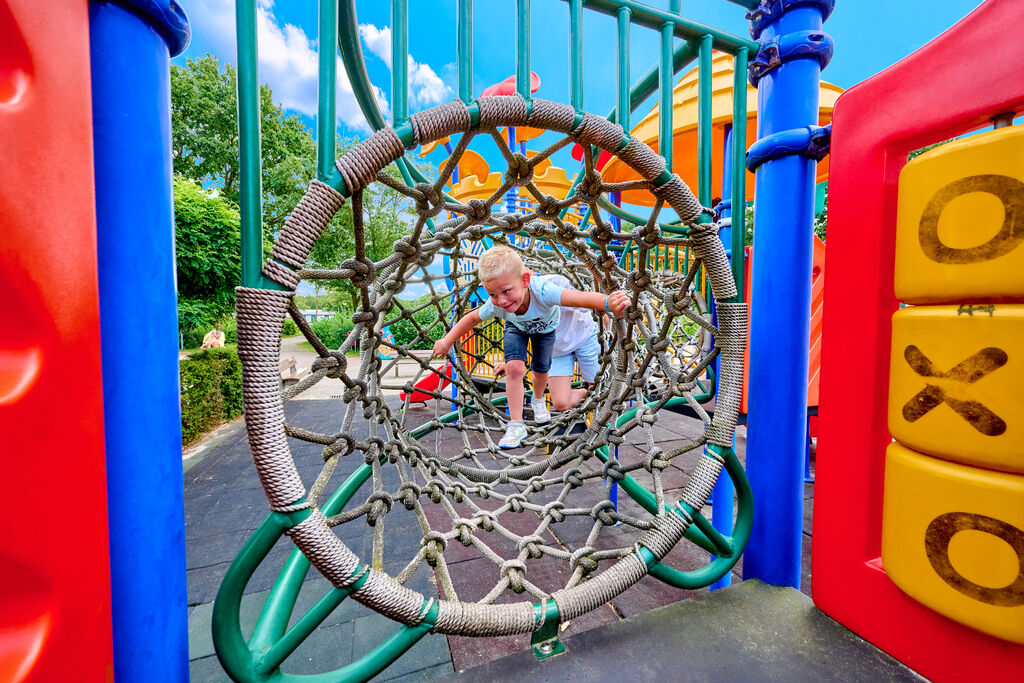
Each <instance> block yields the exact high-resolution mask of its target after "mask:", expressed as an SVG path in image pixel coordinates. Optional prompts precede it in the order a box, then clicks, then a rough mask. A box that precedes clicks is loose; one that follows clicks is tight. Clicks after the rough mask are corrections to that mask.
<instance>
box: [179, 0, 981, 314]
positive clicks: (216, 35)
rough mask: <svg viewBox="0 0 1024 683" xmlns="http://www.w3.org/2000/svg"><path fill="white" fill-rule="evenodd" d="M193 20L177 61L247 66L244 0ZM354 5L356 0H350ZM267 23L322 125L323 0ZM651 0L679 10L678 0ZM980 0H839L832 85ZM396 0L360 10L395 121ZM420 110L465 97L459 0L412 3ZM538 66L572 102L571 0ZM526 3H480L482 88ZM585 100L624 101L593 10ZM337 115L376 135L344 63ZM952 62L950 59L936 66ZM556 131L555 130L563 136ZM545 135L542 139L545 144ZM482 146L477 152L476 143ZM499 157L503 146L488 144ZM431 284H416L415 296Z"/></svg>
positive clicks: (265, 69) (271, 67)
mask: <svg viewBox="0 0 1024 683" xmlns="http://www.w3.org/2000/svg"><path fill="white" fill-rule="evenodd" d="M180 1H181V3H182V4H183V5H184V7H185V10H186V12H187V13H188V16H189V20H190V22H191V26H192V42H191V44H190V45H189V47H188V49H187V50H186V51H185V53H184V54H182V55H180V56H178V57H177V58H175V59H174V60H173V62H174V63H175V64H178V65H184V63H185V59H186V58H189V57H199V56H202V55H204V54H207V53H210V54H214V55H217V56H218V57H219V58H220V59H221V61H222V62H231V63H235V62H236V55H235V29H234V15H235V0H180ZM341 1H342V2H344V1H345V0H341ZM256 3H257V7H258V10H257V25H258V31H259V69H260V81H261V82H262V83H266V84H268V85H269V86H270V87H271V89H272V90H273V92H274V97H275V100H276V101H277V102H278V103H279V104H281V105H282V106H283V107H284V108H285V109H286V110H288V111H290V112H294V113H296V114H298V115H300V116H301V117H302V118H303V120H304V121H305V123H306V124H307V125H308V126H310V127H311V128H312V127H313V126H314V124H315V115H316V106H317V105H316V95H317V93H316V85H317V56H316V50H317V44H316V43H317V41H316V38H317V2H316V0H256ZM648 4H650V5H652V6H655V7H660V8H663V9H664V8H667V5H668V1H667V0H660V1H654V2H648ZM978 4H980V0H895V1H893V2H881V1H878V0H838V1H837V3H836V9H835V11H834V12H833V14H832V16H831V17H830V19H829V20H828V21H827V22H826V24H825V30H826V31H827V32H828V33H829V34H830V35H831V36H832V37H833V39H834V41H835V45H836V49H835V56H834V57H833V59H832V62H831V64H829V66H828V68H827V69H826V70H825V71H824V72H823V75H822V78H823V79H824V80H826V81H829V82H831V83H834V84H836V85H839V86H841V87H843V88H849V87H851V86H853V85H855V84H856V83H859V82H860V81H862V80H864V79H866V78H868V77H870V76H872V75H873V74H875V73H877V72H879V71H881V70H883V69H885V68H886V67H888V66H890V65H892V64H894V63H895V62H897V61H899V60H900V59H902V58H903V57H905V56H907V55H908V54H910V53H911V52H913V51H914V50H916V49H918V48H920V47H921V46H923V45H924V44H925V43H927V42H928V41H929V40H931V39H933V38H935V37H936V36H938V35H939V34H940V33H942V32H943V31H945V30H946V29H947V28H949V27H950V26H952V25H953V24H954V23H956V22H957V21H958V20H960V19H961V18H963V17H964V16H965V15H966V14H968V13H969V12H970V11H971V10H972V9H974V7H976V6H977V5H978ZM390 5H391V3H390V2H387V1H386V0H357V3H356V8H357V16H358V21H359V32H360V36H361V41H362V48H363V55H364V60H365V62H366V67H367V72H368V74H369V76H370V81H371V83H372V84H373V85H374V89H375V96H376V99H377V102H378V105H379V106H380V108H381V110H382V111H383V112H384V113H385V117H386V118H388V119H390V102H391V92H390V89H391V71H390V66H391V64H390V61H391V60H390V50H391V47H390V41H391V35H390V24H391V9H390ZM409 5H410V15H409V27H410V31H409V34H410V35H409V53H410V65H409V73H410V93H409V104H410V111H412V112H415V111H417V110H420V109H425V108H428V107H431V106H434V105H437V104H442V103H444V102H448V101H450V100H452V99H454V97H455V94H456V91H457V89H458V76H457V71H456V8H457V0H410V1H409ZM682 5H683V12H684V15H685V16H686V17H687V18H690V19H693V20H695V21H698V22H700V23H703V24H708V25H711V26H715V27H717V28H719V29H722V30H726V31H729V32H731V33H734V34H736V35H741V36H747V35H748V28H747V26H748V24H747V22H746V20H745V19H744V16H743V14H744V10H743V9H742V8H741V7H739V6H737V5H734V4H732V3H729V2H726V0H699V1H697V0H683V3H682ZM531 6H532V14H531V22H532V67H533V70H534V71H535V72H537V73H538V74H539V75H540V78H541V88H540V90H539V91H538V92H537V96H538V97H543V98H546V99H551V100H556V101H561V102H567V101H568V92H569V74H568V62H569V53H568V44H567V39H566V36H567V34H568V8H567V5H566V3H564V2H560V1H559V0H533V1H532V3H531ZM514 12H515V2H514V0H476V1H475V3H474V10H473V13H474V20H475V21H474V54H473V66H474V92H475V93H479V92H480V91H481V90H483V89H484V88H486V87H487V86H489V85H492V84H494V83H497V82H499V81H501V80H503V79H505V78H506V77H508V76H511V75H512V74H513V73H514V72H515V30H514ZM583 29H584V52H583V57H584V108H585V109H586V110H588V111H591V112H595V113H600V114H607V113H608V112H610V111H611V110H612V109H613V107H614V105H615V80H616V64H615V58H614V57H615V56H614V49H609V46H614V45H615V41H616V37H615V36H616V26H615V21H614V19H612V18H611V17H607V16H604V15H599V14H597V13H595V12H590V11H585V12H584V18H583ZM630 49H631V55H630V59H631V62H632V67H631V72H632V73H631V76H632V79H633V80H634V81H635V80H636V79H637V78H639V77H640V76H641V75H642V74H644V73H645V72H646V71H647V70H648V69H649V68H651V67H652V66H653V65H654V64H656V61H657V56H658V35H657V34H656V33H654V32H653V31H650V30H648V29H645V28H642V27H634V28H633V29H632V33H631V35H630ZM338 63H339V66H338V94H337V113H338V121H337V124H338V130H339V132H340V133H341V134H342V135H344V136H346V137H364V136H366V135H368V134H369V133H370V132H372V131H371V129H370V127H369V125H368V124H367V123H366V121H365V119H364V118H363V115H362V113H361V112H360V110H359V107H358V105H357V104H356V102H355V99H354V98H353V96H352V89H351V87H350V85H349V83H348V79H347V76H346V75H345V72H344V67H342V66H341V63H340V60H339V62H338ZM936 68H941V65H936ZM653 99H654V98H651V102H649V103H645V104H644V105H642V106H641V108H640V109H639V110H638V111H637V112H635V113H634V115H633V116H634V118H633V119H632V120H633V121H639V120H640V119H641V118H642V117H643V116H644V115H646V113H647V111H648V110H649V107H650V104H651V103H652V102H653ZM552 135H553V134H552ZM542 146H543V142H542V143H540V144H537V145H531V147H536V148H537V149H540V148H541V147H542ZM474 148H476V146H475V143H474ZM478 151H480V152H481V153H482V154H484V156H485V157H486V158H487V159H488V161H490V162H491V165H492V167H493V166H494V162H495V161H496V159H497V157H498V154H497V151H496V149H490V150H484V149H478ZM445 156H446V155H445V154H444V150H443V148H442V149H439V150H438V151H436V152H434V153H433V154H432V155H431V157H429V159H428V161H430V162H432V164H433V168H434V169H436V168H437V164H438V163H440V162H441V161H442V160H443V159H444V158H445ZM552 160H553V162H554V163H555V164H556V165H559V166H562V167H563V168H565V169H567V170H570V169H571V171H574V170H575V169H576V168H577V167H578V162H575V161H573V160H572V159H571V158H570V157H569V150H568V148H566V149H565V150H563V151H561V152H559V153H558V154H556V155H555V156H553V157H552ZM418 293H419V292H411V291H410V292H406V295H415V294H418Z"/></svg>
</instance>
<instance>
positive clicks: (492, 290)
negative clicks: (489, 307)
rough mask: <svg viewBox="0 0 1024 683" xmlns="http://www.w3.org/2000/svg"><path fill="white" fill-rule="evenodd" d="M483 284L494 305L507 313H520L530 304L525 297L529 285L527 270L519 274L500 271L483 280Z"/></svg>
mask: <svg viewBox="0 0 1024 683" xmlns="http://www.w3.org/2000/svg"><path fill="white" fill-rule="evenodd" d="M483 285H484V289H486V290H487V294H488V295H489V296H490V297H491V301H492V302H494V305H495V306H498V307H500V308H503V309H505V310H506V311H508V312H509V313H518V314H520V315H521V314H523V313H525V312H526V310H525V309H527V308H529V306H530V302H529V300H528V299H527V295H528V292H529V287H530V274H529V273H528V272H524V273H522V274H520V275H512V274H510V273H502V274H501V275H498V276H497V277H494V278H491V279H490V280H484V282H483ZM520 309H523V310H520Z"/></svg>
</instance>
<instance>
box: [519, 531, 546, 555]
mask: <svg viewBox="0 0 1024 683" xmlns="http://www.w3.org/2000/svg"><path fill="white" fill-rule="evenodd" d="M543 546H544V539H543V537H541V536H536V535H534V536H523V537H522V538H521V539H520V540H519V543H518V545H517V546H516V548H517V549H518V550H519V552H522V551H523V550H525V551H526V556H527V557H529V558H530V559H533V560H536V559H538V558H540V556H541V555H543V554H544V552H543V551H542V550H541V548H542V547H543Z"/></svg>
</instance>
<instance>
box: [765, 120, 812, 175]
mask: <svg viewBox="0 0 1024 683" xmlns="http://www.w3.org/2000/svg"><path fill="white" fill-rule="evenodd" d="M831 141H832V124H829V125H827V126H806V127H804V128H792V129H790V130H783V131H779V132H778V133H774V134H772V135H769V136H767V137H763V138H761V139H760V140H758V141H757V142H755V143H754V144H752V145H751V146H750V149H749V150H747V170H748V171H751V172H753V171H754V170H756V169H757V167H758V166H760V165H761V164H763V163H764V162H766V161H771V160H772V159H778V158H779V157H784V156H789V155H791V154H799V155H800V156H802V157H806V158H807V159H814V160H815V161H821V160H822V159H824V158H825V155H826V154H828V150H829V145H830V143H831Z"/></svg>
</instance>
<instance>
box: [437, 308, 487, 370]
mask: <svg viewBox="0 0 1024 683" xmlns="http://www.w3.org/2000/svg"><path fill="white" fill-rule="evenodd" d="M479 324H480V309H479V308H474V309H473V310H472V311H470V312H469V314H468V315H465V316H463V317H461V318H459V320H458V322H456V323H455V325H453V326H452V329H451V331H450V332H448V334H446V335H444V336H443V337H441V338H440V339H439V340H438V341H437V342H436V343H435V344H434V358H444V357H445V356H447V355H448V350H449V349H450V348H451V347H452V344H454V343H455V340H456V339H459V338H461V337H462V335H464V334H466V333H467V332H469V331H470V330H472V329H473V328H474V327H476V326H477V325H479Z"/></svg>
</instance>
